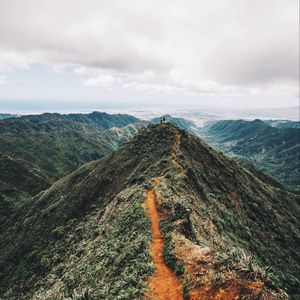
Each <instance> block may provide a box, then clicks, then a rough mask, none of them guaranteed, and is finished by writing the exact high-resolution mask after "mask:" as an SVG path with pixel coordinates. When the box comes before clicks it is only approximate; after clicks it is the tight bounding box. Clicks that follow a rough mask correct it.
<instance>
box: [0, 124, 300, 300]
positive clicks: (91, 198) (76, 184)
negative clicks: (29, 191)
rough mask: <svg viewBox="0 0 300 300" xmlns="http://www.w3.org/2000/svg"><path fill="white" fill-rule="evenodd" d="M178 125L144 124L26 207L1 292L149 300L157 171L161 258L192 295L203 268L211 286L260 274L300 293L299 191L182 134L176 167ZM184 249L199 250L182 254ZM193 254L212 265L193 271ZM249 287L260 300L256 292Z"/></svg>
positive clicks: (11, 241) (5, 233) (4, 259)
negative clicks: (148, 195)
mask: <svg viewBox="0 0 300 300" xmlns="http://www.w3.org/2000/svg"><path fill="white" fill-rule="evenodd" d="M177 131H178V128H177V127H175V126H173V125H171V124H165V125H150V126H149V127H148V128H143V129H141V130H140V132H139V133H138V134H137V135H135V136H134V137H133V138H132V139H131V140H130V141H128V142H126V143H125V144H124V145H123V146H121V147H120V148H119V149H118V150H117V151H115V152H113V153H111V154H110V155H108V156H106V157H104V158H103V159H101V160H96V161H93V162H90V163H88V164H85V165H84V166H82V167H81V168H79V169H77V170H76V171H74V172H73V173H71V174H69V175H68V176H66V177H64V178H62V179H60V180H58V181H57V182H55V183H54V184H53V185H52V186H51V187H50V188H49V189H47V190H45V191H44V192H41V193H39V194H38V195H36V196H35V197H34V198H33V199H31V200H30V201H27V202H26V203H25V204H24V205H21V206H20V207H18V208H17V209H16V212H15V214H14V219H9V220H8V221H6V222H5V223H2V224H0V298H3V299H7V300H27V299H28V300H29V299H37V300H56V299H57V300H67V299H68V300H69V299H72V300H73V299H89V300H90V299H91V300H96V299H108V300H110V299H143V295H144V292H145V289H146V283H147V279H148V278H149V277H150V276H151V275H152V274H153V272H154V271H155V270H154V265H153V262H152V260H151V256H150V254H149V244H150V241H151V228H150V221H149V219H148V217H147V213H146V212H145V210H144V207H143V203H144V201H145V190H146V189H147V188H149V187H151V186H153V181H152V179H153V178H155V177H159V176H160V177H161V183H160V185H159V186H156V187H155V189H156V192H157V194H158V195H159V198H160V201H159V203H160V205H159V211H160V212H161V215H162V218H161V231H162V234H163V236H164V246H165V247H164V257H165V259H166V262H167V264H168V265H169V266H170V267H171V268H172V269H173V270H174V271H175V272H176V274H177V276H180V277H181V278H182V280H183V282H184V285H183V292H184V295H185V299H188V297H189V296H188V294H189V292H190V291H192V290H193V289H194V288H195V287H196V286H197V284H199V286H201V284H202V285H204V284H205V282H204V280H203V278H205V276H206V277H207V278H209V279H210V281H211V284H212V286H213V287H214V288H218V284H221V285H222V283H224V284H225V283H226V282H227V281H228V279H234V280H237V281H238V280H240V281H242V280H244V281H247V282H248V281H249V282H253V281H255V280H257V279H259V280H262V282H263V283H264V286H263V293H261V294H260V295H261V297H267V296H268V295H270V291H271V292H272V293H273V294H274V295H277V296H278V297H277V299H281V298H282V299H286V296H285V294H284V293H283V292H282V290H281V288H283V289H284V290H285V291H286V292H287V293H288V294H289V295H290V297H291V299H297V297H298V296H299V282H298V281H297V279H296V278H297V276H298V274H299V271H300V270H299V261H300V259H299V253H300V251H299V250H300V249H299V237H300V233H299V228H300V227H299V218H298V213H297V211H298V203H297V202H298V201H299V197H298V196H297V195H295V194H294V193H292V192H289V191H287V190H285V189H282V188H281V187H280V185H278V184H277V183H276V182H275V181H270V180H269V179H268V177H264V176H263V175H261V176H260V177H259V178H258V177H257V176H256V175H255V172H251V171H249V169H246V168H244V167H242V166H241V165H240V164H239V163H237V162H236V161H234V160H232V159H229V158H227V157H225V156H224V155H222V154H221V153H220V152H218V151H215V150H213V149H212V148H211V147H209V146H208V145H207V144H205V143H204V142H203V141H202V140H200V139H199V138H198V137H196V136H194V135H191V134H188V133H186V132H184V131H183V132H182V136H181V139H180V142H179V144H178V147H177V148H178V149H177V150H176V151H177V159H178V160H180V164H181V165H183V166H184V167H185V172H184V174H183V175H179V174H178V168H176V167H175V166H174V165H173V163H172V152H173V149H172V143H173V142H174V138H175V134H176V132H177ZM116 134H118V131H117V133H116ZM180 247H182V248H180ZM187 248H188V249H189V250H190V251H191V253H192V254H193V255H191V257H187V258H186V257H184V255H185V253H187V252H186V251H185V250H186V249H187ZM189 253H190V252H189ZM190 258H193V259H194V261H192V266H193V267H195V268H196V267H199V268H203V266H205V268H206V269H201V272H199V273H197V272H195V273H192V271H191V267H190V266H191V263H187V260H188V259H190ZM270 267H271V269H270ZM195 283H196V284H195ZM242 293H244V294H243V296H245V297H248V299H254V298H251V295H252V294H251V289H245V290H242ZM268 293H269V294H268ZM280 297H281V298H280ZM255 299H256V298H255ZM266 299H267V298H266Z"/></svg>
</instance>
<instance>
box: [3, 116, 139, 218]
mask: <svg viewBox="0 0 300 300" xmlns="http://www.w3.org/2000/svg"><path fill="white" fill-rule="evenodd" d="M68 119H74V121H71V120H68ZM75 120H78V121H80V122H77V121H75ZM85 121H86V122H87V123H83V122H85ZM136 121H137V119H136V118H133V117H129V116H127V115H107V114H101V113H93V114H89V115H59V114H44V115H34V116H23V117H20V118H15V119H7V120H3V121H0V205H1V207H2V208H3V209H4V210H3V211H4V212H5V213H4V214H2V215H1V217H0V222H1V221H2V220H3V219H5V218H7V216H9V215H10V214H11V211H12V210H13V209H14V206H19V205H20V204H22V203H24V202H26V201H27V200H28V199H30V198H31V197H32V196H35V195H36V194H37V193H39V192H40V191H41V190H44V189H46V188H48V187H49V186H50V185H51V184H52V183H53V182H54V181H56V180H57V179H59V178H61V177H63V176H65V175H67V174H69V173H70V172H72V171H74V170H75V169H77V168H78V167H80V166H82V165H83V164H85V163H87V162H89V161H92V160H95V159H99V158H102V157H104V156H106V155H108V154H110V153H111V152H112V151H114V150H116V149H117V148H118V147H119V146H120V145H121V144H122V143H124V142H125V141H126V140H128V139H129V138H131V137H132V136H133V135H134V134H135V133H137V132H138V130H139V129H140V128H141V127H143V126H144V123H142V122H140V123H137V122H136ZM129 122H133V124H130V123H129ZM123 125H126V126H125V127H119V126H123ZM109 126H112V127H109ZM108 127H109V128H108ZM106 128H108V129H106Z"/></svg>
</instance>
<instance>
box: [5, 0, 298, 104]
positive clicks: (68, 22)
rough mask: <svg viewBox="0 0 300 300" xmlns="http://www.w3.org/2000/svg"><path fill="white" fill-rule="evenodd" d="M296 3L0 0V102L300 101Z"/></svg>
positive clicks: (288, 0)
mask: <svg viewBox="0 0 300 300" xmlns="http://www.w3.org/2000/svg"><path fill="white" fill-rule="evenodd" d="M298 82H299V0H264V1H261V0H222V1H221V0H193V1H192V0H182V1H180V0H178V1H176V0H164V1H161V0H160V1H156V0H120V1H116V0H109V1H103V0H0V109H5V107H6V108H9V107H16V108H17V107H20V109H21V108H22V109H23V108H26V107H34V106H36V107H40V108H42V107H45V109H46V108H47V107H48V106H49V105H52V106H53V107H55V106H57V107H63V106H64V107H72V106H74V107H77V106H78V107H84V106H85V105H86V106H91V105H94V106H95V105H99V106H101V105H114V104H115V105H127V104H130V105H140V106H143V105H145V106H147V105H148V106H149V105H165V106H169V105H173V106H176V105H178V106H189V105H190V106H193V105H199V106H200V107H201V106H207V107H210V106H211V107H227V108H228V107H230V106H232V107H233V106H234V107H251V108H255V107H282V106H295V105H298V102H299V85H298Z"/></svg>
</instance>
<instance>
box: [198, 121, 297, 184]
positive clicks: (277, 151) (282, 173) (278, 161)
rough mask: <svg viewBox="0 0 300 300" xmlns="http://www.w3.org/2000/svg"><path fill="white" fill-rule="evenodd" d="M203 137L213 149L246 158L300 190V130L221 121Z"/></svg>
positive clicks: (254, 122)
mask: <svg viewBox="0 0 300 300" xmlns="http://www.w3.org/2000/svg"><path fill="white" fill-rule="evenodd" d="M203 135H204V136H205V139H206V140H207V141H208V142H209V143H211V144H212V145H213V146H215V147H217V148H218V149H221V150H222V151H224V152H225V153H227V154H233V155H237V156H240V157H244V158H246V159H247V160H249V161H250V162H251V163H253V164H254V165H255V166H256V167H257V168H258V169H261V170H262V171H265V172H268V173H269V174H271V175H272V176H273V177H274V178H276V180H278V181H280V182H281V183H283V184H285V185H286V186H287V187H289V188H292V189H299V188H300V181H299V172H300V169H299V151H300V129H299V128H275V127H271V126H268V125H267V124H265V123H264V122H262V121H260V120H255V121H252V122H250V121H242V120H236V121H219V122H217V123H215V124H213V125H210V126H208V127H207V128H206V129H205V131H203Z"/></svg>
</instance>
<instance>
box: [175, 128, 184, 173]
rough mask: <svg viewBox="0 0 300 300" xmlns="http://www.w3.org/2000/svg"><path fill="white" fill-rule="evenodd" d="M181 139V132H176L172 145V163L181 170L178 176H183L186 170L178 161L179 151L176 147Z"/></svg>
mask: <svg viewBox="0 0 300 300" xmlns="http://www.w3.org/2000/svg"><path fill="white" fill-rule="evenodd" d="M180 138H181V134H180V133H179V132H176V136H175V140H174V142H173V145H172V149H173V153H172V162H173V164H174V165H176V166H177V167H178V170H179V171H178V174H179V175H182V174H183V173H184V171H185V170H184V167H183V166H182V165H181V164H180V163H179V161H178V159H177V150H176V147H177V145H178V143H179V140H180Z"/></svg>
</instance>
